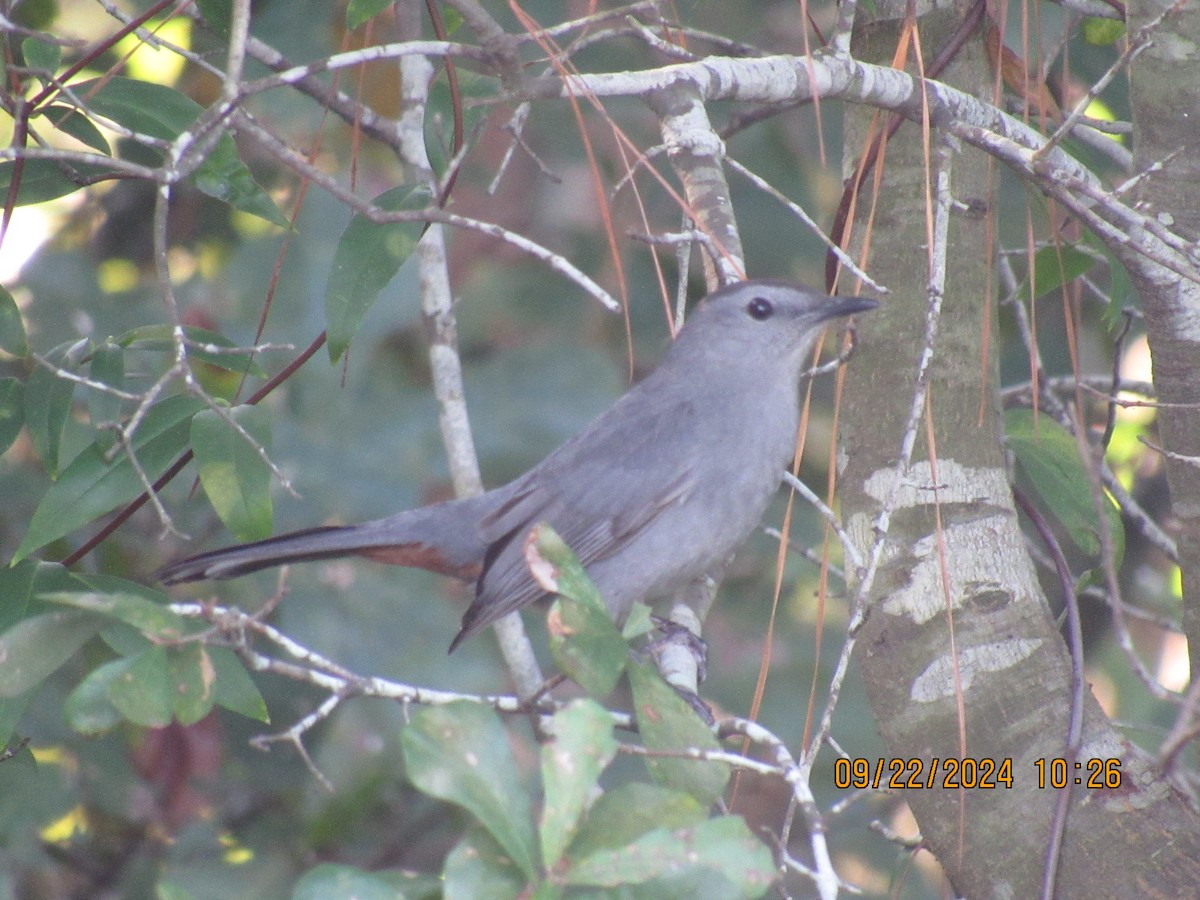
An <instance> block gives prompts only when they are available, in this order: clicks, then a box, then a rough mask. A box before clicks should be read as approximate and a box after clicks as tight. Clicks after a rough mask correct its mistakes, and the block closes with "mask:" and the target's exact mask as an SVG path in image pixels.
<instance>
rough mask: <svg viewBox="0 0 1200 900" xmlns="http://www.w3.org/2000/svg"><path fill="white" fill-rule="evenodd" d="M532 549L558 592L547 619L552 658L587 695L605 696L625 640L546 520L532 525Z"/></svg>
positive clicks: (617, 672)
mask: <svg viewBox="0 0 1200 900" xmlns="http://www.w3.org/2000/svg"><path fill="white" fill-rule="evenodd" d="M530 552H531V555H530V565H531V566H533V567H534V568H535V570H536V571H537V572H539V573H540V578H541V580H542V583H543V584H553V585H554V590H555V592H556V593H557V594H558V599H557V600H556V601H555V603H554V605H553V606H552V607H551V608H550V615H549V617H548V618H547V620H546V622H547V627H548V628H549V631H550V650H551V652H552V653H553V654H554V661H555V662H556V663H558V666H559V668H560V669H562V671H563V673H564V674H566V675H567V676H568V677H569V678H571V679H572V680H573V681H574V682H575V683H576V684H578V685H579V686H580V687H581V688H583V689H584V690H585V691H587V692H588V694H590V695H591V696H593V697H598V698H601V699H602V698H604V697H607V696H608V695H609V694H611V693H612V690H613V688H615V687H616V686H617V680H618V679H619V678H620V677H621V673H622V672H623V671H625V661H626V660H627V659H628V657H629V646H628V644H626V643H625V639H624V638H623V637H621V633H620V632H619V631H618V630H617V627H616V625H614V624H613V621H612V619H611V618H610V617H609V614H608V609H607V607H605V605H604V601H603V600H602V599H601V598H600V592H599V591H597V590H596V586H595V585H594V584H593V583H592V580H591V579H590V578H588V575H587V572H585V571H584V569H583V566H581V565H580V564H579V560H578V559H576V558H575V554H574V553H572V552H571V548H570V547H568V546H567V545H566V544H565V543H564V542H563V540H562V538H560V537H559V536H558V535H557V534H556V533H555V532H554V529H553V528H551V527H550V526H549V525H547V524H545V523H544V522H543V523H540V524H538V525H537V526H535V527H534V529H533V533H532V539H531V541H530Z"/></svg>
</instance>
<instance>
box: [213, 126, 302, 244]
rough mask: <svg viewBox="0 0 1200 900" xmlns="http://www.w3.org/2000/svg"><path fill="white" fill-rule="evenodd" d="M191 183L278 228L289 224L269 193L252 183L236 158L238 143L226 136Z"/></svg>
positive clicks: (243, 166)
mask: <svg viewBox="0 0 1200 900" xmlns="http://www.w3.org/2000/svg"><path fill="white" fill-rule="evenodd" d="M192 181H194V182H195V184H196V187H197V188H199V189H200V190H201V191H203V192H204V193H206V194H208V195H209V196H210V197H215V198H216V199H218V200H221V201H222V202H224V203H228V204H229V205H230V206H232V207H233V208H234V209H240V210H241V211H242V212H247V213H250V214H251V215H253V216H258V218H260V219H262V220H264V221H266V222H270V223H271V224H272V225H278V226H279V227H280V228H288V227H290V225H291V223H290V222H289V221H288V218H287V216H285V215H284V214H283V213H282V212H280V211H279V207H278V206H276V205H275V201H274V200H272V199H271V196H270V194H268V193H267V192H266V191H265V190H263V188H262V186H261V185H259V183H258V182H257V181H255V180H254V175H252V174H251V172H250V170H249V169H248V168H247V167H246V164H245V163H243V162H242V161H241V159H240V158H238V153H237V144H235V143H234V142H233V138H231V137H230V136H229V135H225V136H224V137H222V138H221V140H219V141H217V145H216V146H215V147H213V148H212V151H211V152H210V153H209V154H208V158H207V159H205V160H204V162H203V163H202V164H201V165H200V167H199V168H198V169H196V172H195V174H193V175H192Z"/></svg>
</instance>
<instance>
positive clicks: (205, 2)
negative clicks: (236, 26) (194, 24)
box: [196, 0, 233, 38]
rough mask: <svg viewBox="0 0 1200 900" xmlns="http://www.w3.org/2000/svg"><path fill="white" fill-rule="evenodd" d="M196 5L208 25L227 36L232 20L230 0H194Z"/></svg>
mask: <svg viewBox="0 0 1200 900" xmlns="http://www.w3.org/2000/svg"><path fill="white" fill-rule="evenodd" d="M196 6H198V7H199V8H200V12H201V13H203V15H204V21H205V22H207V23H208V27H209V28H211V29H212V30H213V31H215V32H216V33H217V34H218V35H220V36H221V37H223V38H227V37H229V29H230V25H231V23H232V21H233V2H232V0H196Z"/></svg>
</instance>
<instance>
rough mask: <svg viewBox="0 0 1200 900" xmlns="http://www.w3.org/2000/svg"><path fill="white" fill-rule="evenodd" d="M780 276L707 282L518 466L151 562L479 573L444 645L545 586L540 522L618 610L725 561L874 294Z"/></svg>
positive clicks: (178, 578) (186, 572)
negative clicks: (565, 431)
mask: <svg viewBox="0 0 1200 900" xmlns="http://www.w3.org/2000/svg"><path fill="white" fill-rule="evenodd" d="M875 306H876V303H875V302H874V301H873V300H862V299H835V298H831V297H826V296H825V295H823V294H819V293H817V292H815V291H810V290H807V289H806V288H802V287H797V286H796V285H792V284H788V283H786V282H782V281H743V282H740V283H737V284H733V285H730V286H728V287H725V288H722V289H720V290H718V291H716V292H714V293H713V294H712V295H710V296H709V297H708V298H707V299H706V300H705V301H703V302H702V303H701V305H700V306H699V307H698V308H697V309H696V311H695V312H694V313H693V314H692V316H691V318H690V319H689V320H688V322H687V324H686V326H684V328H683V329H681V331H680V332H679V335H678V337H677V338H676V339H675V341H674V342H673V343H672V345H671V347H670V350H669V351H668V352H667V355H666V358H665V359H664V360H663V362H662V364H661V365H659V366H658V368H657V369H655V370H654V371H653V372H652V373H651V374H650V375H648V376H646V378H645V379H643V380H642V381H641V382H639V383H638V384H636V385H635V386H634V387H632V388H631V389H630V390H629V391H628V392H627V393H626V394H625V395H624V396H622V397H621V398H620V399H619V400H617V402H616V403H614V404H613V405H612V406H611V407H609V408H608V409H607V410H606V411H605V412H604V413H602V414H601V415H600V417H599V418H597V419H596V420H595V421H593V422H592V423H591V425H589V426H588V427H587V428H585V429H584V430H583V431H581V432H580V433H579V434H577V435H575V437H573V438H571V439H570V440H568V441H567V442H566V443H565V444H563V445H562V446H561V447H559V448H558V449H557V450H555V451H554V452H553V453H551V454H550V455H549V456H547V457H546V458H545V459H543V460H542V461H541V462H540V463H538V464H537V465H536V466H534V467H533V468H532V469H530V470H529V471H528V472H526V473H525V474H524V475H522V476H521V477H519V478H517V479H516V480H515V481H511V482H509V483H508V484H506V485H504V486H503V487H499V488H496V489H495V490H492V491H488V492H487V493H486V494H482V495H480V496H478V497H469V498H467V499H464V500H453V501H450V502H448V503H439V504H436V505H434V506H425V507H421V508H420V509H414V510H410V511H408V512H402V513H399V514H398V515H394V516H389V517H388V518H386V519H377V520H375V521H373V522H366V523H363V524H361V525H335V526H330V527H324V528H312V529H309V530H306V531H297V532H293V533H291V534H284V535H280V536H279V537H273V538H268V539H267V540H264V541H257V542H255V543H252V544H243V545H241V546H237V547H228V548H226V549H223V550H214V551H212V552H210V553H202V554H200V555H199V556H193V557H191V558H189V559H185V560H182V561H180V562H177V563H173V564H171V565H169V566H167V567H166V568H164V569H162V570H161V571H160V572H159V573H158V575H159V578H160V579H161V580H162V581H163V582H165V583H167V584H174V583H176V582H183V581H197V580H200V579H205V578H233V577H234V576H237V575H244V574H246V573H248V572H255V571H257V570H259V569H264V568H267V567H269V566H277V565H280V564H282V563H289V562H301V561H305V560H314V559H329V558H331V557H340V556H365V557H367V558H368V559H374V560H377V561H379V562H385V563H391V564H393V565H401V566H416V567H419V568H422V569H429V570H431V571H434V572H440V573H442V574H445V575H452V576H455V577H457V578H462V579H464V580H474V581H475V601H474V602H473V603H472V604H471V606H470V608H469V609H468V610H467V612H466V614H465V615H464V616H463V620H462V628H461V629H460V630H459V632H458V634H457V635H456V636H455V638H454V640H453V642H452V643H451V644H450V649H451V650H453V649H454V648H455V647H457V646H458V645H459V644H460V643H461V642H462V641H463V640H464V639H465V638H468V637H470V636H471V635H473V634H475V633H476V632H478V631H480V630H481V629H483V628H484V627H486V626H487V625H489V624H491V623H492V622H494V621H496V620H497V619H499V618H500V617H502V616H503V615H505V614H506V613H509V612H512V611H513V610H517V609H521V608H522V607H524V606H527V605H529V604H530V603H532V602H534V601H535V600H537V599H538V598H539V597H541V596H543V594H544V591H543V590H542V589H541V588H540V587H538V585H537V584H536V583H535V582H534V580H533V578H532V577H531V575H530V573H529V569H528V567H527V565H526V562H525V558H524V554H523V545H524V542H525V537H526V535H527V534H528V533H529V530H530V529H531V528H532V527H533V526H534V525H536V524H537V523H538V522H542V521H545V522H548V523H549V524H550V525H551V526H552V527H553V528H554V529H555V530H556V531H557V532H558V533H559V535H561V536H562V538H563V540H564V541H566V543H567V544H568V545H569V546H570V547H571V549H572V550H574V551H575V554H576V555H577V556H578V557H579V560H580V562H582V563H583V565H584V566H585V567H586V568H587V571H588V573H589V574H590V575H591V577H592V579H593V580H594V581H595V583H596V586H597V587H598V588H599V590H600V594H601V596H602V597H603V598H604V601H605V603H606V604H607V606H608V609H609V612H610V613H611V614H612V616H613V618H614V619H615V620H616V621H617V622H618V623H620V622H623V621H624V619H625V617H626V616H627V615H628V614H629V611H630V609H631V608H632V607H633V605H634V603H635V602H637V601H639V600H641V601H644V602H646V603H653V602H654V601H656V600H663V599H667V598H668V597H670V596H671V595H672V594H673V593H675V592H676V591H678V590H680V589H682V588H684V587H685V586H686V585H688V584H690V583H692V582H693V581H695V580H697V579H700V578H703V577H704V576H705V575H707V574H709V573H716V572H718V571H720V569H721V568H722V567H723V565H724V563H725V562H726V560H727V559H728V557H729V555H730V554H731V553H732V552H733V551H734V550H735V549H736V548H737V547H738V546H739V545H740V544H741V543H742V542H743V541H744V540H745V539H746V538H747V536H748V535H749V534H750V532H751V531H753V530H754V527H755V525H757V524H758V521H759V519H760V518H761V517H762V514H763V512H764V511H765V510H766V508H767V504H768V503H770V501H771V498H772V497H773V496H774V494H775V492H776V490H777V489H778V487H779V483H780V480H781V478H782V474H783V471H784V469H785V467H786V466H787V464H788V462H789V461H790V459H791V456H792V452H793V449H794V446H795V438H796V429H797V427H798V415H799V389H800V378H801V375H802V373H803V372H804V371H805V369H806V367H807V366H808V365H809V362H810V361H811V358H812V353H813V348H814V345H815V344H816V340H817V337H818V335H819V334H820V333H821V328H822V324H823V323H824V322H826V321H827V320H829V319H834V318H838V317H842V316H849V315H852V314H854V313H857V312H863V311H865V310H869V309H872V308H874V307H875Z"/></svg>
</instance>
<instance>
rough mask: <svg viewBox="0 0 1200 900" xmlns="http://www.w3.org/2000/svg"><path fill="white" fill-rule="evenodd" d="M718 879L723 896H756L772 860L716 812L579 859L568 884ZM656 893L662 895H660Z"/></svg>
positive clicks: (771, 872) (768, 880)
mask: <svg viewBox="0 0 1200 900" xmlns="http://www.w3.org/2000/svg"><path fill="white" fill-rule="evenodd" d="M688 875H691V877H692V878H697V877H699V878H705V877H707V878H712V877H716V878H720V879H723V880H724V881H725V882H727V883H728V885H729V886H730V888H731V889H732V892H730V888H723V889H722V892H721V894H720V895H719V896H723V897H730V898H734V897H748V898H749V897H761V896H762V895H763V894H764V893H766V891H767V890H768V889H769V888H770V886H771V885H772V884H773V883H774V882H775V878H776V876H777V872H776V869H775V861H774V859H773V858H772V856H771V852H770V851H769V850H768V849H767V847H766V846H765V845H764V844H763V843H762V841H760V840H758V839H757V838H756V837H755V836H754V835H753V834H752V833H751V832H750V829H749V828H748V827H747V826H746V823H745V822H744V821H743V820H742V819H741V817H739V816H720V817H718V818H715V819H708V820H706V821H704V822H701V823H699V824H698V825H694V826H691V827H688V828H680V829H676V830H674V831H668V830H667V829H665V828H662V829H656V830H655V831H651V832H649V833H647V834H645V835H643V836H642V837H640V838H639V839H638V840H637V841H635V842H634V843H632V844H630V845H628V846H625V847H620V848H617V849H613V850H604V851H600V852H599V853H596V854H594V855H593V856H589V857H588V858H587V859H583V860H580V861H579V862H577V863H575V864H574V865H573V866H571V868H570V870H569V871H568V872H567V873H566V876H565V880H566V882H567V883H568V884H574V885H594V886H596V887H614V888H615V887H619V886H621V885H629V884H642V883H644V882H647V881H649V880H651V879H659V878H678V877H680V876H685V877H686V876H688ZM660 896H663V895H662V894H660Z"/></svg>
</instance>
